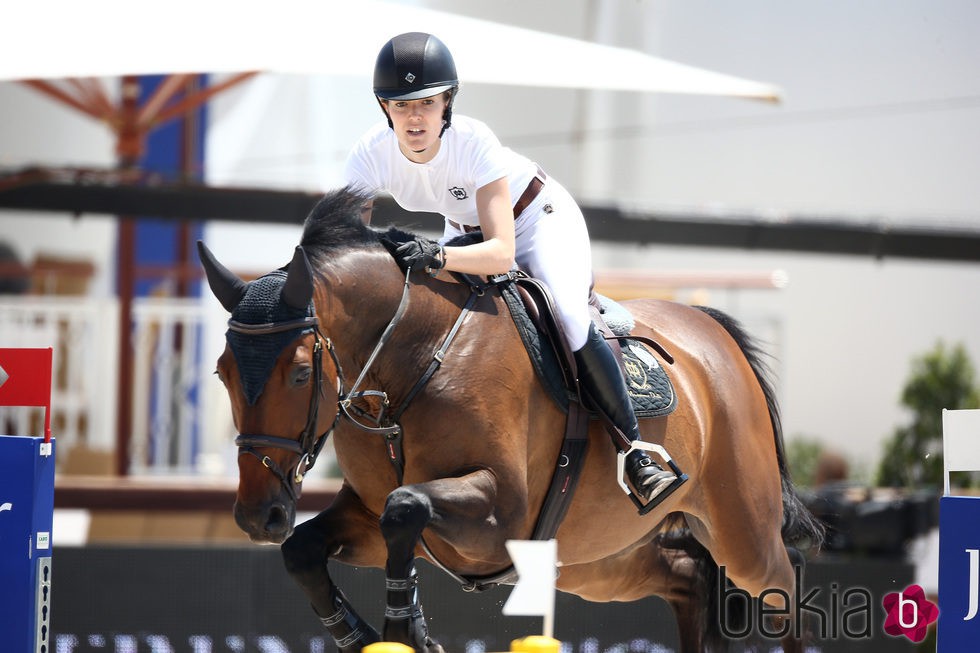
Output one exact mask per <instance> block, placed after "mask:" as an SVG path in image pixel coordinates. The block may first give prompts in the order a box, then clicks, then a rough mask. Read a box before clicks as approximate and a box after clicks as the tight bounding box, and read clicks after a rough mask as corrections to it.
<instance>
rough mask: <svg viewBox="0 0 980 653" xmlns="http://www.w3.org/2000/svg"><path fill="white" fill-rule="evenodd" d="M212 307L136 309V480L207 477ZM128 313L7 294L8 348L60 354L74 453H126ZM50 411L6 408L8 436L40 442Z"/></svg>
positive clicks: (172, 304) (0, 303)
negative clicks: (119, 417) (120, 424)
mask: <svg viewBox="0 0 980 653" xmlns="http://www.w3.org/2000/svg"><path fill="white" fill-rule="evenodd" d="M203 313H204V311H203V309H202V307H201V302H200V301H198V300H180V299H157V298H144V299H138V300H136V301H135V302H134V303H133V348H134V352H133V360H134V369H133V404H132V424H131V434H132V435H131V450H130V453H131V461H130V464H131V469H132V471H133V472H151V473H193V472H196V471H198V468H199V466H200V464H201V460H202V454H206V453H207V447H206V446H205V443H204V442H203V434H204V433H205V432H206V429H205V426H204V423H203V417H204V415H205V414H206V411H205V410H204V408H203V406H204V405H205V403H206V397H205V394H206V393H205V392H204V389H203V388H202V387H201V384H202V380H204V379H207V378H209V372H210V368H211V367H212V366H213V361H205V360H204V357H205V356H204V348H203V347H202V344H203V342H202V340H203V332H204V329H203V323H204V317H203ZM118 314H119V307H118V303H117V302H116V300H115V299H106V300H93V299H84V298H78V299H76V298H64V297H23V296H0V347H52V348H53V368H54V371H53V376H54V379H53V383H52V406H53V410H52V433H53V434H54V435H55V437H56V438H57V439H58V447H59V451H60V452H61V453H60V455H59V459H63V455H64V454H67V453H68V451H69V450H70V449H72V448H74V447H77V446H81V447H85V448H87V449H93V450H96V451H103V452H106V453H111V452H113V451H115V449H116V411H117V407H118V395H119V393H118V391H117V386H118V369H117V366H118V360H119V353H118V346H119V345H118V342H119V338H118V332H119V319H118ZM41 412H42V411H41V410H39V409H34V408H21V407H0V430H2V431H5V432H10V433H14V434H21V435H40V432H39V428H40V427H39V424H40V423H41Z"/></svg>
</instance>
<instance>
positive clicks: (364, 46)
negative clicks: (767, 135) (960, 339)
mask: <svg viewBox="0 0 980 653" xmlns="http://www.w3.org/2000/svg"><path fill="white" fill-rule="evenodd" d="M3 13H4V16H3V20H2V21H0V81H9V80H17V79H54V78H70V77H109V76H123V75H143V74H172V73H239V72H242V71H262V72H275V73H293V74H331V75H367V74H369V73H370V71H371V70H372V69H373V66H374V58H375V56H376V55H377V52H378V50H379V49H380V47H381V45H382V44H383V43H384V42H385V41H386V40H387V39H389V38H390V37H392V36H394V35H395V34H399V33H402V32H408V31H424V32H430V33H433V34H436V35H437V36H439V38H440V39H442V40H443V41H444V42H445V43H446V45H448V46H449V48H450V50H451V51H452V52H453V55H454V57H455V58H456V63H457V67H458V69H459V71H460V75H461V77H462V78H463V79H465V80H466V81H467V83H481V82H486V83H494V84H517V85H533V86H546V87H565V88H588V89H610V90H635V91H650V92H670V93H698V94H711V95H728V96H737V97H747V98H757V99H763V100H776V99H778V97H779V95H780V91H779V89H778V88H777V87H775V86H773V85H771V84H766V83H762V82H756V81H751V80H747V79H742V78H739V77H734V76H731V75H725V74H721V73H717V72H712V71H708V70H704V69H700V68H696V67H693V66H687V65H683V64H680V63H676V62H672V61H668V60H665V59H661V58H658V57H654V56H651V55H648V54H646V53H643V52H640V51H637V50H630V49H626V48H619V47H613V46H608V45H602V44H597V43H590V42H588V41H583V40H579V39H573V38H569V37H564V36H559V35H556V34H550V33H546V32H539V31H534V30H530V29H525V28H521V27H515V26H511V25H504V24H501V23H495V22H491V21H487V20H481V19H477V18H470V17H466V16H460V15H456V14H452V13H448V12H443V11H436V10H432V9H426V8H421V7H417V6H410V5H402V4H397V3H392V2H382V1H378V0H357V1H356V2H351V1H349V0H344V1H332V0H279V1H278V2H275V3H271V2H266V1H263V2H257V1H255V0H236V1H228V0H207V1H205V2H200V1H192V0H170V1H168V2H166V3H153V4H149V3H140V2H132V0H89V1H87V2H57V3H52V2H15V3H10V4H9V6H7V7H5V9H4V12H3Z"/></svg>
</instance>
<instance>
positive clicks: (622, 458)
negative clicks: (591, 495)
mask: <svg viewBox="0 0 980 653" xmlns="http://www.w3.org/2000/svg"><path fill="white" fill-rule="evenodd" d="M634 451H652V452H653V453H655V454H657V455H658V456H659V457H660V458H663V460H664V462H666V463H667V466H668V467H670V470H671V471H672V472H674V475H675V476H676V477H677V478H675V479H674V481H673V482H672V483H671V484H670V485H668V486H667V487H665V488H664V489H663V490H661V492H660V494H658V495H656V496H655V497H653V498H652V499H650V500H649V501H647V502H646V503H643V500H642V499H641V498H640V497H638V496H637V495H636V493H635V492H634V491H633V490H631V489H630V486H629V485H627V483H626V481H625V480H624V479H625V476H626V457H627V456H628V455H629V454H631V453H632V452H634ZM686 481H687V474H685V473H684V472H682V471H681V469H680V467H678V466H677V463H675V462H674V460H673V459H672V458H671V457H670V454H668V453H667V450H666V449H664V448H663V447H662V446H660V445H659V444H652V443H650V442H644V441H643V440H634V441H633V442H631V443H630V447H629V449H627V450H626V451H620V452H619V454H618V455H617V456H616V482H617V483H619V487H621V488H622V489H623V492H625V493H626V496H628V497H629V498H630V501H632V502H633V505H634V506H636V510H637V512H639V513H640V514H641V515H645V514H647V513H648V512H650V511H651V510H653V509H654V508H656V507H657V506H659V505H660V504H661V503H663V501H664V499H666V498H667V497H669V496H670V495H671V494H673V493H674V491H675V490H676V489H677V488H679V487H680V486H681V485H683V484H684V483H685V482H686Z"/></svg>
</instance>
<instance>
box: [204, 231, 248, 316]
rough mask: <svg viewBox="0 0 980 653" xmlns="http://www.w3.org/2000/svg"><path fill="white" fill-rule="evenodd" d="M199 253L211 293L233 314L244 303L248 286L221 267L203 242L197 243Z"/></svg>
mask: <svg viewBox="0 0 980 653" xmlns="http://www.w3.org/2000/svg"><path fill="white" fill-rule="evenodd" d="M197 253H198V256H200V257H201V265H203V266H204V273H205V274H206V275H207V277H208V285H209V286H211V292H213V293H214V296H215V297H217V298H218V301H219V302H221V305H222V306H224V307H225V310H226V311H228V312H229V313H231V312H233V311H234V310H235V307H236V306H238V302H240V301H242V297H244V296H245V289H246V287H247V285H248V284H246V283H245V282H244V281H242V280H241V279H239V278H238V277H237V276H236V275H235V273H234V272H232V271H231V270H229V269H228V268H226V267H225V266H223V265H221V263H219V262H218V259H216V258H215V257H214V254H212V253H211V250H210V249H208V247H207V245H205V244H204V241H203V240H199V241H197Z"/></svg>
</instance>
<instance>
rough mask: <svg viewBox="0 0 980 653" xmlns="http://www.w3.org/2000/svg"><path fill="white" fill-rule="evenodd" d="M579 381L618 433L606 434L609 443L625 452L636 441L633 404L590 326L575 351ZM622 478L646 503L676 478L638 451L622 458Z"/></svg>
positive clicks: (612, 360)
mask: <svg viewBox="0 0 980 653" xmlns="http://www.w3.org/2000/svg"><path fill="white" fill-rule="evenodd" d="M575 362H576V363H577V364H578V376H579V382H580V383H581V384H582V387H583V389H584V390H585V391H586V393H587V394H588V396H589V398H590V399H591V400H592V402H593V403H594V404H595V405H596V408H598V409H599V410H601V411H602V412H603V413H605V414H606V416H607V417H608V418H609V420H610V421H611V422H612V423H613V424H614V425H615V426H616V428H617V429H619V431H620V432H621V434H622V437H620V434H619V433H613V432H612V431H610V434H609V435H610V437H611V438H612V440H613V444H614V445H615V446H616V448H617V449H619V450H620V451H625V450H626V449H627V448H628V447H629V445H630V443H631V442H634V441H636V440H639V439H640V427H639V425H638V424H637V422H636V414H635V413H634V412H633V403H632V402H631V401H630V398H629V394H628V393H627V391H626V382H625V381H624V380H623V373H622V371H621V370H620V367H619V363H618V362H617V361H616V356H615V355H614V354H613V352H612V350H611V349H610V348H609V345H608V344H606V341H605V339H604V338H603V337H602V334H601V333H600V332H599V330H598V328H596V326H595V325H594V324H593V325H592V327H591V328H590V329H589V338H588V340H586V342H585V346H584V347H582V348H581V349H579V350H578V351H577V352H575ZM625 467H626V475H627V476H628V477H629V480H630V483H631V484H632V485H633V487H634V488H635V489H636V491H637V493H639V494H640V495H641V496H642V497H643V498H644V499H645V500H646V501H648V502H649V501H651V500H652V499H654V498H655V497H656V496H657V495H659V494H660V493H661V492H663V491H664V490H665V489H666V488H667V487H669V486H670V485H671V484H672V483H673V482H674V481H675V480H676V479H677V475H676V474H674V472H672V471H670V470H665V469H664V468H663V467H661V466H660V465H658V464H657V463H656V462H655V461H653V460H651V459H650V457H649V456H648V455H647V454H646V452H644V451H642V450H634V451H631V452H630V453H629V454H628V455H627V456H626V464H625Z"/></svg>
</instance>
